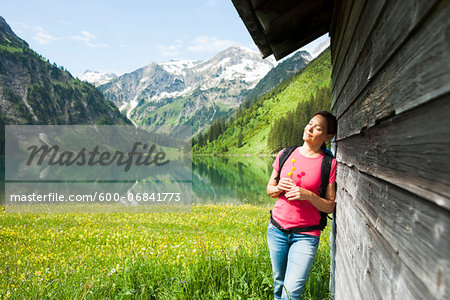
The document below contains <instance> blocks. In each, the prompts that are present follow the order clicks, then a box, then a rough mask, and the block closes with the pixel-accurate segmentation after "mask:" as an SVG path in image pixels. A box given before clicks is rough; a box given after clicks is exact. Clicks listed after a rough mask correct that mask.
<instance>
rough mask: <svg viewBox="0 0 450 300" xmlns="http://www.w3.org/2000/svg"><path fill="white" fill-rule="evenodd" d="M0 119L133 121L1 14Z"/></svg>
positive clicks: (27, 121) (11, 121)
mask: <svg viewBox="0 0 450 300" xmlns="http://www.w3.org/2000/svg"><path fill="white" fill-rule="evenodd" d="M0 122H1V124H2V125H4V124H130V122H129V121H128V120H127V119H126V118H125V117H124V116H122V115H121V114H120V112H119V110H118V109H117V107H115V106H114V105H113V104H112V103H110V102H108V101H107V100H105V98H104V97H103V95H102V94H101V93H100V92H99V91H98V90H97V89H96V88H95V87H94V86H92V85H90V84H87V83H84V82H81V81H79V80H78V79H75V78H73V77H72V75H71V74H70V73H69V72H67V71H65V70H63V68H60V67H57V66H56V64H53V65H52V64H50V63H49V62H48V61H46V60H45V59H44V58H43V57H42V56H40V55H39V54H37V53H36V52H34V51H33V50H31V49H30V48H29V46H28V44H27V43H26V42H25V41H23V40H22V39H20V38H19V37H18V36H17V35H15V34H14V32H13V31H12V30H11V28H10V27H9V25H8V24H7V23H6V21H5V20H4V19H3V18H2V17H0Z"/></svg>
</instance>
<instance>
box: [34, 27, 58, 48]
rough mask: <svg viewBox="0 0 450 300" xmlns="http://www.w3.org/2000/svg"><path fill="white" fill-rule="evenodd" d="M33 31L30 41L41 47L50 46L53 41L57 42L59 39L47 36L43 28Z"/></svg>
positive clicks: (36, 28)
mask: <svg viewBox="0 0 450 300" xmlns="http://www.w3.org/2000/svg"><path fill="white" fill-rule="evenodd" d="M33 31H35V34H34V36H33V37H32V39H33V40H35V41H37V42H38V43H39V44H41V45H46V44H51V43H53V42H54V41H57V40H59V39H60V38H58V37H55V36H53V35H51V34H49V33H48V32H47V31H45V30H44V28H42V27H39V26H37V27H35V28H33Z"/></svg>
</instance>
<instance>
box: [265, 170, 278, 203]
mask: <svg viewBox="0 0 450 300" xmlns="http://www.w3.org/2000/svg"><path fill="white" fill-rule="evenodd" d="M277 175H278V172H277V171H275V170H273V171H272V175H271V176H270V179H269V182H268V183H267V195H269V196H270V197H272V198H277V197H278V195H279V194H280V193H281V189H280V188H279V187H278V184H277V181H276V180H275V177H277Z"/></svg>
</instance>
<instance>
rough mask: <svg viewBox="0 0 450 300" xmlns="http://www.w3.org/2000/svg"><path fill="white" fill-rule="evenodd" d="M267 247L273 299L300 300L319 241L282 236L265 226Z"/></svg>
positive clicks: (301, 236)
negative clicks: (271, 274)
mask: <svg viewBox="0 0 450 300" xmlns="http://www.w3.org/2000/svg"><path fill="white" fill-rule="evenodd" d="M267 243H268V244H269V250H270V259H271V261H272V272H273V280H274V285H275V288H274V296H275V299H301V298H302V292H303V286H304V285H305V282H306V279H308V275H309V271H311V267H312V264H313V262H314V258H315V256H316V252H317V247H318V246H319V237H318V236H312V235H307V234H299V233H290V234H284V233H283V232H282V231H281V230H279V229H278V228H276V227H275V226H273V225H272V223H269V226H268V228H267Z"/></svg>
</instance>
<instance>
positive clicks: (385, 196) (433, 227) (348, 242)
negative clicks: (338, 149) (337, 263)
mask: <svg viewBox="0 0 450 300" xmlns="http://www.w3.org/2000/svg"><path fill="white" fill-rule="evenodd" d="M337 175H338V178H337V183H338V186H339V189H338V198H337V199H338V200H337V201H338V203H337V214H336V215H337V219H336V223H337V230H338V236H337V240H338V241H339V242H338V241H337V244H338V245H339V243H341V244H342V243H344V244H345V251H347V252H348V254H347V255H351V256H350V257H351V258H352V259H354V260H355V263H358V264H359V263H361V262H358V260H359V257H358V255H361V256H362V257H363V260H362V261H365V262H368V263H369V265H370V262H371V260H374V261H373V266H374V268H372V269H371V270H370V274H372V277H374V280H376V281H377V282H375V283H371V285H372V284H374V286H373V287H372V288H374V289H378V290H380V291H384V290H385V289H387V288H389V285H386V286H381V285H382V284H383V280H384V279H383V278H380V277H379V276H381V275H382V274H377V272H386V274H384V275H383V276H385V279H386V280H388V279H389V280H388V281H389V284H390V285H392V287H391V290H390V291H389V293H390V294H392V295H394V296H395V295H396V296H398V293H400V292H399V290H397V289H402V290H403V288H402V286H403V285H406V287H404V289H406V290H410V289H412V291H411V292H412V295H414V296H415V298H416V299H434V298H435V299H448V297H449V296H450V276H449V275H448V274H450V262H449V260H448V257H449V254H450V253H449V251H450V250H449V249H450V212H449V211H448V210H445V209H441V208H440V207H439V206H436V205H434V204H433V203H430V202H428V201H426V200H424V199H422V198H420V197H418V196H416V195H414V194H411V193H409V192H407V191H405V190H403V189H400V188H398V187H396V186H393V185H391V184H389V183H387V182H385V181H382V180H379V179H377V178H375V177H372V176H369V175H366V174H364V173H361V172H359V171H358V170H357V169H356V168H350V167H348V166H346V165H343V164H339V170H338V174H337ZM363 228H365V229H363ZM365 251H372V252H373V253H372V254H373V257H372V256H371V255H372V254H370V253H366V252H365ZM358 253H360V254H358ZM339 255H345V253H342V252H341V253H339V252H338V256H339ZM367 255H368V256H367ZM353 256H355V257H353ZM378 260H379V261H378ZM363 267H364V266H361V265H356V266H354V268H353V269H352V270H351V272H356V273H355V274H359V277H358V280H359V283H360V284H362V281H363V275H362V273H361V272H362V271H361V270H360V268H363ZM379 267H382V270H377V269H376V268H379ZM378 282H379V283H378ZM364 285H366V284H364ZM411 285H412V286H411ZM361 289H362V290H364V291H366V290H367V289H366V288H361ZM416 289H417V290H416ZM401 293H402V294H403V293H406V292H405V291H402V292H401ZM396 296H395V297H394V298H397V297H396ZM430 296H431V297H430ZM417 297H419V298H417ZM382 298H383V299H384V296H383V297H382Z"/></svg>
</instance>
